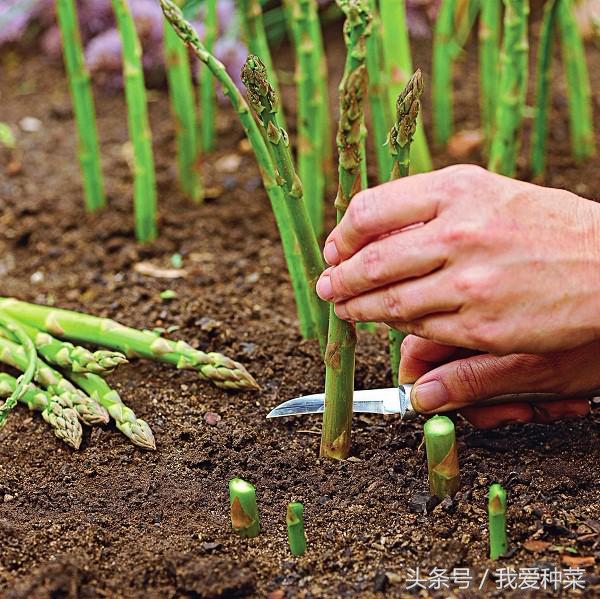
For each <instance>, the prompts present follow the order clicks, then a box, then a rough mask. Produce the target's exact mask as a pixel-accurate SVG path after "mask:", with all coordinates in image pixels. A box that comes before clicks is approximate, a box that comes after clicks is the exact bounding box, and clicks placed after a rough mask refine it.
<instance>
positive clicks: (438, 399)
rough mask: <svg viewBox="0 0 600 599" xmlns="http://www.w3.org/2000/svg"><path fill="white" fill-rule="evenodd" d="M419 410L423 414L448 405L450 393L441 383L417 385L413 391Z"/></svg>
mask: <svg viewBox="0 0 600 599" xmlns="http://www.w3.org/2000/svg"><path fill="white" fill-rule="evenodd" d="M413 395H414V399H415V403H416V404H417V406H416V407H417V408H418V409H419V410H420V411H422V412H431V411H433V410H437V409H438V408H441V407H442V406H443V405H444V404H447V403H448V391H447V390H446V387H445V386H444V385H443V384H442V383H440V381H430V382H429V383H423V384H421V385H417V386H416V387H415V388H414V389H413Z"/></svg>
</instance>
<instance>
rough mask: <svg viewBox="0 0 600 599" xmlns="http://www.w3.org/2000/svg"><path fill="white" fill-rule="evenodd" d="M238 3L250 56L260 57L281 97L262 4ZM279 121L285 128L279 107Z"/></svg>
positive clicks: (241, 0) (240, 0)
mask: <svg viewBox="0 0 600 599" xmlns="http://www.w3.org/2000/svg"><path fill="white" fill-rule="evenodd" d="M236 1H237V5H238V7H239V14H240V16H241V22H242V29H243V31H244V37H245V38H246V44H247V45H248V50H250V54H254V55H255V56H258V57H259V58H260V59H261V60H262V61H263V63H264V64H265V65H266V68H267V72H268V73H269V74H270V76H271V84H272V85H273V89H275V90H276V93H277V94H278V95H279V83H278V81H277V74H276V73H275V69H274V68H273V61H272V59H271V51H270V50H269V43H268V41H267V34H266V32H265V25H264V23H263V13H262V7H261V2H260V0H236ZM279 119H280V120H281V123H282V125H283V127H285V116H284V114H283V109H282V108H281V107H279Z"/></svg>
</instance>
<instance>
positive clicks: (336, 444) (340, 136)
mask: <svg viewBox="0 0 600 599" xmlns="http://www.w3.org/2000/svg"><path fill="white" fill-rule="evenodd" d="M337 2H338V6H339V7H340V8H341V9H342V11H343V12H344V14H345V15H346V21H345V24H344V39H345V42H346V47H347V57H346V66H345V69H344V76H343V78H342V82H341V84H340V122H339V127H338V133H337V138H336V139H337V145H338V151H339V184H338V192H337V197H336V199H335V207H336V210H337V221H338V222H340V220H341V219H342V217H343V216H344V214H345V213H346V209H347V208H348V206H349V205H350V201H351V200H352V197H353V196H354V195H355V194H356V193H357V192H358V191H360V189H361V176H360V164H361V140H362V130H361V128H362V124H363V120H364V105H365V100H366V95H367V84H368V81H367V79H368V75H367V69H366V65H365V60H366V47H365V44H366V39H367V36H368V35H369V29H370V25H371V14H370V12H369V10H368V7H367V5H366V4H365V2H364V1H363V0H337ZM355 348H356V329H355V326H354V324H352V323H350V322H346V321H344V320H340V319H339V318H338V317H337V316H336V314H335V311H334V307H333V305H331V307H330V311H329V334H328V338H327V350H326V352H325V411H324V414H323V431H322V435H321V455H322V456H327V457H330V458H334V459H338V460H343V459H345V458H347V457H348V455H349V453H350V446H351V433H352V399H353V395H354V352H355Z"/></svg>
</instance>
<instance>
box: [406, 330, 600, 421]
mask: <svg viewBox="0 0 600 599" xmlns="http://www.w3.org/2000/svg"><path fill="white" fill-rule="evenodd" d="M399 378H400V381H401V382H403V383H410V382H414V381H416V383H415V385H414V387H413V390H412V394H411V403H412V404H413V406H414V407H415V409H416V410H417V411H419V412H425V413H431V412H435V411H438V410H444V407H445V406H448V404H453V403H460V404H464V403H467V404H469V407H466V408H461V409H460V413H461V414H462V415H463V416H464V417H465V418H466V419H467V420H468V421H469V422H471V424H473V425H474V426H476V427H478V428H494V427H497V426H502V425H505V424H512V423H519V422H521V423H524V422H540V423H549V422H553V421H555V420H561V419H563V418H575V417H581V416H585V415H587V414H588V413H589V410H590V403H589V401H588V400H581V399H571V400H570V399H568V397H569V396H570V395H574V394H577V393H582V392H585V391H592V390H594V389H598V388H600V342H594V343H591V344H588V345H585V346H582V347H579V348H576V349H572V350H568V351H562V352H555V353H549V354H544V355H533V354H512V355H509V356H502V357H498V356H492V355H490V354H479V353H475V352H473V351H468V350H464V349H462V348H457V347H451V346H447V345H440V344H439V343H435V342H433V341H428V340H426V339H421V338H420V337H415V336H414V335H409V336H408V337H406V338H405V339H404V342H403V344H402V357H401V360H400V374H399ZM507 393H559V394H561V395H564V396H565V400H564V401H561V400H559V401H552V402H536V403H510V404H502V405H494V406H478V405H477V404H478V402H480V401H481V400H484V399H487V398H489V397H494V396H496V395H504V394H507Z"/></svg>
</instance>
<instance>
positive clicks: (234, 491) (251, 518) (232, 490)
mask: <svg viewBox="0 0 600 599" xmlns="http://www.w3.org/2000/svg"><path fill="white" fill-rule="evenodd" d="M229 503H230V505H231V527H232V528H233V530H234V531H235V532H237V533H238V534H239V535H240V536H242V537H256V536H257V535H258V533H259V532H260V522H259V518H258V507H257V505H256V490H255V488H254V487H253V486H252V485H251V484H250V483H249V482H246V481H245V480H242V479H241V478H234V479H232V480H230V481H229Z"/></svg>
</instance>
